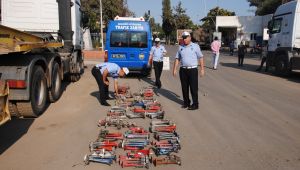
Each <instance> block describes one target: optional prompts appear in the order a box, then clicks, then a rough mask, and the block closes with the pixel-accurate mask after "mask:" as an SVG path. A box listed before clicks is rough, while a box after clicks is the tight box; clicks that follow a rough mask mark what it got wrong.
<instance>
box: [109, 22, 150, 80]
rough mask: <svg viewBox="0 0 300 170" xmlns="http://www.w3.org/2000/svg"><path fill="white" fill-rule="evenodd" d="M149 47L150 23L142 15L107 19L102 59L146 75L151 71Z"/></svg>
mask: <svg viewBox="0 0 300 170" xmlns="http://www.w3.org/2000/svg"><path fill="white" fill-rule="evenodd" d="M151 47H152V32H151V29H150V24H149V22H148V21H145V19H144V18H143V17H140V18H133V17H119V16H116V17H115V18H114V20H110V21H109V24H108V28H107V33H106V46H105V58H104V61H108V62H112V63H116V64H118V65H119V66H120V67H128V69H129V70H130V72H138V73H142V74H143V75H146V76H147V75H149V74H150V73H151V66H149V65H148V59H149V55H150V50H151Z"/></svg>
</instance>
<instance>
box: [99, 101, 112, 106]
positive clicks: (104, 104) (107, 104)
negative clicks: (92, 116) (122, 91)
mask: <svg viewBox="0 0 300 170" xmlns="http://www.w3.org/2000/svg"><path fill="white" fill-rule="evenodd" d="M101 105H102V106H110V104H109V103H107V102H103V103H101Z"/></svg>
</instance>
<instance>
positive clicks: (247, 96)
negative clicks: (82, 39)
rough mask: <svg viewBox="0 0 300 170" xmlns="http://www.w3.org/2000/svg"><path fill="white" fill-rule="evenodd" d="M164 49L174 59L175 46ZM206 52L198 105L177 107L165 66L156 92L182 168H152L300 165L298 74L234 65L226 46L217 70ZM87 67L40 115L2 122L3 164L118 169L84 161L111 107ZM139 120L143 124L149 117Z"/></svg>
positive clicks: (176, 90)
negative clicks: (177, 142)
mask: <svg viewBox="0 0 300 170" xmlns="http://www.w3.org/2000/svg"><path fill="white" fill-rule="evenodd" d="M167 50H168V51H169V55H170V56H172V57H171V61H173V57H174V54H175V51H176V48H175V47H169V48H167ZM204 54H205V60H206V65H207V68H206V75H205V77H203V78H200V79H199V87H200V91H199V100H200V109H199V110H197V111H188V110H185V109H181V108H180V105H181V103H182V97H181V87H180V82H179V77H173V76H172V72H171V71H164V72H163V75H162V83H163V86H162V89H159V90H155V91H156V94H157V95H158V97H157V98H158V100H159V101H160V102H161V103H162V105H163V106H164V110H165V111H166V115H167V118H170V119H172V120H174V121H175V122H176V123H177V127H178V132H179V134H180V135H181V142H182V146H183V147H182V150H181V151H180V152H179V155H180V156H181V157H182V160H183V161H182V166H181V167H179V166H177V165H169V166H161V167H156V168H154V167H151V169H185V170H188V169H189V170H194V169H203V170H208V169H222V170H223V169H226V170H227V169H228V170H235V169H237V170H241V169H243V170H246V169H249V170H253V169H264V170H265V169H270V170H274V169H280V170H282V169H295V170H296V169H300V133H299V132H300V107H299V105H300V100H299V96H300V86H299V83H300V75H299V74H298V73H294V74H293V75H292V76H290V77H288V78H283V77H276V76H273V75H272V74H271V73H259V72H255V71H254V70H255V69H256V67H257V66H258V64H259V63H260V60H259V58H257V56H248V57H247V58H246V59H245V66H244V67H243V68H241V67H237V64H236V62H237V57H236V56H233V57H232V56H228V55H227V53H226V52H225V53H222V54H221V57H220V65H219V67H218V70H211V69H209V68H208V67H210V55H211V53H210V52H207V51H205V52H204ZM87 63H92V62H87ZM91 67H92V66H91V65H88V68H87V69H86V71H85V73H84V75H83V77H82V78H81V79H80V81H79V82H76V83H71V84H65V86H66V88H65V91H64V93H63V95H62V97H61V99H60V100H59V101H58V102H56V103H54V104H51V105H50V106H49V107H48V109H47V110H46V112H45V113H44V114H43V115H41V116H40V117H39V118H37V119H25V120H20V119H13V120H12V121H10V122H9V123H7V124H5V125H4V126H2V127H0V169H1V170H2V169H3V170H19V169H20V170H21V169H22V170H24V169H30V170H35V169H43V170H44V169H45V170H53V169H74V170H75V169H120V167H119V166H118V165H117V164H114V165H112V166H107V165H101V164H96V163H91V164H90V165H88V166H85V165H84V163H83V161H82V160H83V156H84V155H85V154H86V153H88V144H89V142H91V141H93V140H95V139H96V137H97V134H98V132H99V128H98V127H97V121H98V120H99V119H103V118H104V116H105V114H106V110H108V107H103V106H101V105H100V104H99V102H98V100H97V97H98V95H99V94H98V92H97V85H96V82H95V80H94V79H93V77H92V75H91V74H90V69H91ZM153 80H154V74H152V77H151V79H147V78H140V79H138V78H136V77H129V78H125V79H121V80H120V82H122V83H127V84H129V85H130V87H131V91H133V92H135V91H138V90H139V89H140V88H142V87H144V86H149V85H151V84H153ZM110 88H112V86H111V87H110ZM111 90H112V89H111ZM109 102H110V103H113V101H109ZM136 122H137V123H139V124H140V125H142V126H145V127H147V126H148V123H149V120H136ZM128 169H130V168H128Z"/></svg>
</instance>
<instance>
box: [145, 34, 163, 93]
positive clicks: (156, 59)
mask: <svg viewBox="0 0 300 170" xmlns="http://www.w3.org/2000/svg"><path fill="white" fill-rule="evenodd" d="M154 42H155V45H154V46H153V47H152V48H151V51H150V56H149V61H148V65H150V63H151V61H152V60H153V67H154V72H155V85H156V86H157V88H159V89H160V88H161V81H160V76H161V73H162V70H163V65H164V63H163V57H164V55H166V54H167V51H166V49H165V47H164V46H162V45H160V39H159V38H155V40H154Z"/></svg>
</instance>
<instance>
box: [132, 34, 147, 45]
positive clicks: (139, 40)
mask: <svg viewBox="0 0 300 170" xmlns="http://www.w3.org/2000/svg"><path fill="white" fill-rule="evenodd" d="M129 47H137V48H147V47H148V42H147V32H131V33H130V44H129Z"/></svg>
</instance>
